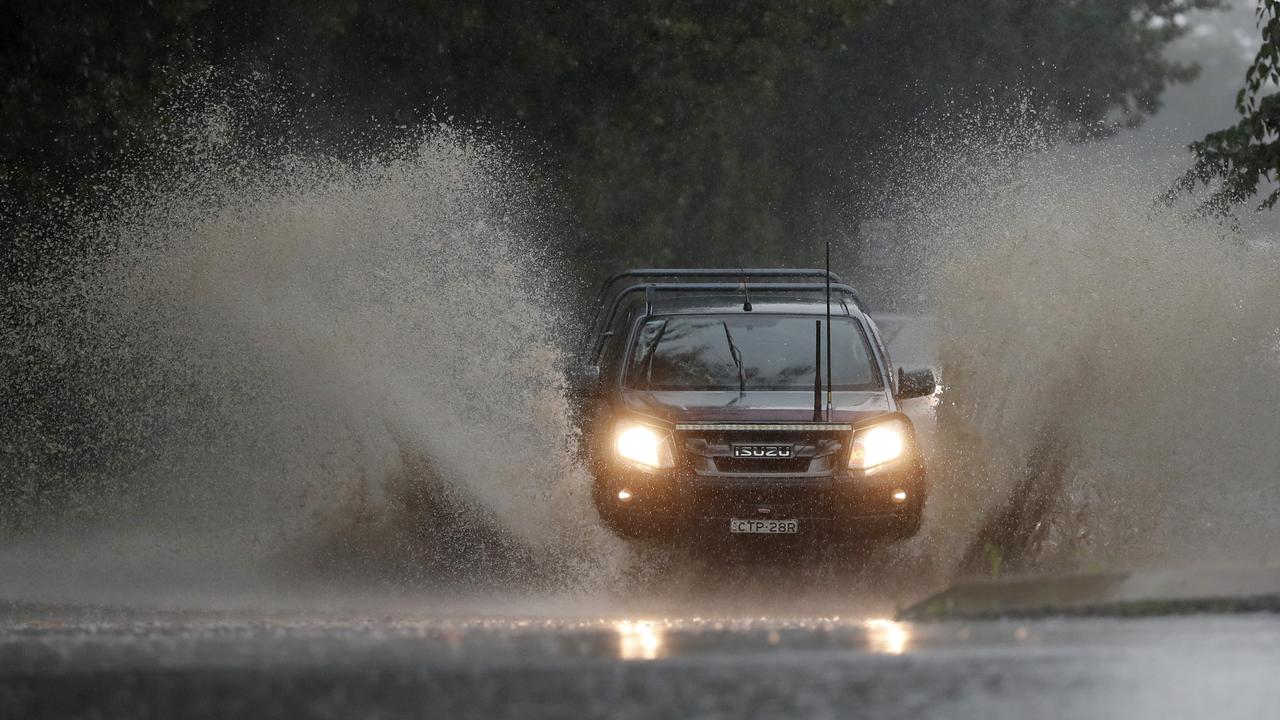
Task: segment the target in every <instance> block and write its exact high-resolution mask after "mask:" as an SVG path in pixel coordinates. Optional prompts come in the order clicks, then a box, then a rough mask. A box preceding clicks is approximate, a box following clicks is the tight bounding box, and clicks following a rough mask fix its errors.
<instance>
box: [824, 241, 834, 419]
mask: <svg viewBox="0 0 1280 720" xmlns="http://www.w3.org/2000/svg"><path fill="white" fill-rule="evenodd" d="M826 275H827V422H831V376H832V375H834V374H835V371H834V370H833V369H832V367H831V241H830V240H828V241H827V273H826Z"/></svg>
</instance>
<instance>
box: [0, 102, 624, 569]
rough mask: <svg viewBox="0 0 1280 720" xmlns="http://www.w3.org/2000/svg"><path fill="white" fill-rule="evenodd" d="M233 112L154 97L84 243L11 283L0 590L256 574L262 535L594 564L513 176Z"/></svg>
mask: <svg viewBox="0 0 1280 720" xmlns="http://www.w3.org/2000/svg"><path fill="white" fill-rule="evenodd" d="M231 107H232V106H231V105H229V104H227V103H213V104H205V105H202V106H201V107H200V108H199V111H198V112H192V111H190V110H184V111H182V112H180V113H175V116H174V117H175V119H174V120H173V122H172V123H171V124H170V126H169V127H168V128H167V129H166V132H165V133H164V134H163V135H162V138H163V139H161V140H159V141H157V147H155V148H153V151H152V152H151V153H149V155H148V158H149V159H147V160H145V161H143V162H142V164H141V169H140V170H139V171H136V172H132V173H129V174H127V175H122V176H120V177H117V178H115V179H113V180H111V181H109V182H110V183H111V186H110V193H109V195H110V197H111V201H110V203H109V204H108V205H107V206H105V207H98V208H92V209H83V208H81V209H79V216H78V218H77V219H76V220H75V222H74V223H73V225H74V227H75V232H76V234H77V235H78V237H79V238H80V239H82V240H84V241H85V242H86V244H87V245H89V246H90V247H93V248H96V249H97V250H98V252H97V253H96V256H94V257H92V258H88V257H86V258H84V259H83V260H82V261H81V264H80V266H79V268H78V269H76V270H74V271H72V272H70V273H68V274H66V275H65V276H63V277H60V278H59V279H57V280H42V279H38V278H30V279H25V280H24V281H23V282H21V283H15V284H13V285H11V286H10V287H9V289H8V290H7V291H6V295H7V296H8V300H11V301H12V302H13V307H17V308H20V309H19V310H18V311H15V312H13V313H11V314H8V315H6V322H5V325H4V334H5V347H6V354H5V355H4V357H3V361H4V364H5V368H4V370H5V372H4V375H5V378H6V380H5V383H6V386H5V388H4V391H5V395H4V396H5V397H7V398H10V399H11V401H12V405H11V410H12V411H13V412H12V413H10V414H8V416H7V417H6V418H5V421H4V422H5V428H4V432H3V435H0V437H3V438H4V439H5V443H6V447H5V450H6V453H5V454H6V461H5V480H4V482H3V483H2V484H0V494H2V496H3V501H4V502H5V504H6V505H7V506H8V507H9V508H10V511H9V512H8V513H7V514H6V515H5V520H4V522H5V525H6V535H7V536H8V537H9V539H10V541H11V542H10V543H9V546H10V548H11V552H10V553H8V554H7V556H8V560H7V561H6V564H7V566H8V567H9V569H10V571H11V572H8V573H6V576H7V577H9V578H11V579H13V582H6V583H3V584H4V585H5V587H4V591H5V592H10V591H18V590H21V589H22V588H17V587H15V586H16V585H17V584H19V583H18V582H17V578H18V577H19V575H18V574H16V573H21V572H29V573H34V575H29V576H27V577H26V578H25V579H24V581H23V583H25V584H24V587H29V586H31V585H32V584H34V585H39V584H40V583H39V578H45V579H46V580H49V584H50V586H53V585H56V584H57V583H56V582H54V581H53V579H54V576H55V575H58V574H59V573H60V574H61V576H63V577H65V578H66V586H67V588H68V589H69V591H70V588H74V587H76V586H77V584H76V583H75V582H74V580H73V578H74V576H75V574H76V573H77V571H79V570H83V569H84V566H86V565H92V566H94V567H107V568H111V567H115V568H117V570H118V569H120V568H122V567H127V568H130V570H129V572H131V573H134V574H136V575H138V576H142V577H146V576H148V575H149V574H150V573H151V571H152V570H153V569H154V570H155V571H156V572H157V573H161V572H164V571H165V570H164V569H165V568H168V569H170V570H171V569H172V568H173V567H174V566H182V567H196V566H199V567H207V568H211V567H214V566H217V567H222V568H224V569H225V570H226V572H225V573H223V574H224V575H225V574H235V573H239V572H244V573H248V574H257V573H260V572H262V568H263V567H264V566H266V567H272V568H273V569H271V570H269V571H267V572H268V573H271V574H274V573H275V572H276V571H277V569H278V568H275V567H274V566H272V563H277V564H278V560H279V558H280V557H281V556H282V554H284V555H288V556H289V557H290V558H292V559H294V560H296V559H297V558H298V557H300V556H306V557H308V558H310V559H311V560H314V561H315V562H317V563H320V564H322V565H325V566H327V567H331V568H332V567H339V566H342V567H350V566H353V565H359V566H362V567H364V568H368V566H369V564H370V563H371V562H373V563H374V564H375V565H376V564H378V563H382V564H383V565H386V564H387V562H386V560H387V558H389V557H390V558H391V559H392V560H394V562H393V563H391V564H392V565H394V566H395V568H396V572H397V573H410V574H411V575H420V576H424V577H426V578H427V579H428V580H431V581H441V580H442V578H444V579H453V580H459V579H461V580H467V579H470V580H476V579H478V578H490V579H491V578H493V577H494V576H498V577H505V578H507V579H508V580H510V579H512V578H516V579H519V580H520V581H522V582H537V583H542V584H555V585H557V586H564V585H565V584H569V585H572V584H573V583H577V582H586V580H584V578H586V577H587V576H589V575H591V574H592V573H596V572H598V571H606V572H607V571H608V567H609V564H610V558H611V557H612V556H614V555H616V554H617V553H618V552H619V550H618V548H617V547H616V546H615V545H614V544H613V542H612V541H611V540H610V539H609V537H608V536H607V534H606V533H605V531H604V530H603V529H601V528H600V527H599V525H598V523H596V521H595V515H594V512H593V511H592V510H591V508H590V502H589V497H590V492H589V480H588V479H587V476H586V475H585V474H584V473H583V471H582V470H580V469H579V467H578V465H577V463H576V461H575V437H574V431H573V429H572V426H571V424H570V422H569V417H568V409H567V406H566V402H565V399H564V394H563V392H562V384H563V383H562V379H561V376H560V374H559V370H558V368H559V365H560V355H559V350H558V347H559V344H558V342H559V338H560V334H561V328H562V327H563V324H562V322H561V318H562V315H561V308H562V307H563V305H562V303H561V299H560V296H559V288H558V286H559V284H560V278H561V275H560V274H559V273H558V270H557V266H556V260H555V257H554V254H553V253H551V252H550V251H549V250H548V243H547V242H546V239H545V237H540V236H539V232H541V230H540V228H539V226H538V225H537V222H536V217H537V210H536V208H534V209H531V207H530V206H535V205H536V204H537V203H538V202H539V198H537V197H536V195H535V194H534V193H532V192H531V191H530V190H529V186H528V184H527V183H523V182H522V181H521V180H520V178H521V173H520V172H519V171H518V169H517V168H515V167H514V166H513V165H512V164H511V163H510V162H509V161H508V160H507V159H506V157H505V156H504V154H503V152H502V151H501V150H500V148H498V147H495V146H494V145H493V144H489V143H486V142H483V141H481V140H479V139H477V138H475V137H472V136H469V135H468V134H466V133H463V132H459V131H456V130H452V129H449V128H445V127H432V128H426V129H424V130H422V131H421V132H419V133H416V134H412V136H411V137H410V139H409V140H405V141H402V142H400V143H397V144H394V145H393V146H391V147H389V148H388V147H385V146H384V147H383V148H382V149H381V151H380V152H379V153H377V154H376V155H374V154H368V155H366V156H364V157H363V158H361V159H358V160H356V161H339V160H337V159H334V158H332V157H326V156H324V155H317V154H312V153H308V154H306V155H301V154H290V153H288V152H282V151H281V148H279V147H274V148H270V151H264V150H263V149H262V148H263V146H264V142H263V141H262V140H261V138H262V137H263V136H264V133H259V132H257V131H256V128H255V126H254V123H255V122H257V120H258V117H257V116H255V115H253V114H251V113H248V112H242V111H236V110H233V109H231ZM251 118H253V119H252V120H251ZM278 130H279V128H273V129H272V132H278ZM531 219H532V220H531ZM51 538H56V542H54V541H53V540H52V539H51ZM128 538H133V539H128ZM55 548H56V549H55ZM69 549H70V552H68V550H69ZM294 569H296V567H295V568H294ZM192 572H193V574H196V573H195V570H193V571H192ZM125 574H129V573H125ZM209 582H211V583H217V582H218V580H217V579H210V580H209ZM83 584H84V583H80V585H81V586H83Z"/></svg>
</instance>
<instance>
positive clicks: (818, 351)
mask: <svg viewBox="0 0 1280 720" xmlns="http://www.w3.org/2000/svg"><path fill="white" fill-rule="evenodd" d="M821 419H822V321H821V320H814V321H813V421H814V422H818V421H819V420H821Z"/></svg>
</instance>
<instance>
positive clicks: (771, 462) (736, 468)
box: [713, 457, 811, 474]
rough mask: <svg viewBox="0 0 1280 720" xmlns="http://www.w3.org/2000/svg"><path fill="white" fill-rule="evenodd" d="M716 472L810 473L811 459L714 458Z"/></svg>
mask: <svg viewBox="0 0 1280 720" xmlns="http://www.w3.org/2000/svg"><path fill="white" fill-rule="evenodd" d="M713 459H714V460H715V464H716V470H719V471H720V472H726V473H765V474H768V473H802V472H809V463H810V460H811V458H807V457H795V458H735V457H717V458H713Z"/></svg>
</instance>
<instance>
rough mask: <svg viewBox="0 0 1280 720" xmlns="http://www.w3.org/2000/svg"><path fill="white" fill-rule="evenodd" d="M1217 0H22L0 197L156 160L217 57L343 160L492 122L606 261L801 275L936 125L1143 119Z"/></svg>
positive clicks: (7, 53)
mask: <svg viewBox="0 0 1280 720" xmlns="http://www.w3.org/2000/svg"><path fill="white" fill-rule="evenodd" d="M1218 2H1219V0H1052V1H1049V0H952V1H951V2H947V3H939V2H936V0H745V1H744V2H738V3H723V2H717V1H716V0H597V1H595V2H562V1H561V0H524V1H523V2H508V1H506V0H475V1H474V2H469V3H463V4H458V3H448V2H442V1H440V0H359V1H358V0H280V2H273V3H263V2H260V1H259V0H173V1H171V2H167V3H160V2H159V1H158V0H153V2H149V3H146V4H139V3H132V4H131V3H124V4H117V3H98V4H89V3H81V2H75V1H74V0H46V1H45V2H35V1H34V0H15V2H12V3H9V4H7V5H6V6H5V7H4V9H3V10H0V20H3V21H4V22H3V23H0V27H2V28H3V29H0V34H3V35H2V37H0V40H3V41H4V42H0V67H3V68H4V69H5V76H4V80H3V83H4V87H3V92H4V96H3V101H4V103H5V105H4V107H5V122H4V124H3V126H0V134H2V137H0V172H3V173H4V175H3V182H0V185H3V187H0V195H4V196H7V199H6V197H0V203H4V202H6V201H7V202H8V203H9V204H10V205H11V206H20V207H25V208H28V209H29V210H32V211H34V212H36V213H39V212H40V211H41V209H42V208H43V207H44V206H45V205H46V204H47V203H48V202H49V200H50V198H51V197H56V196H58V195H62V194H72V195H81V196H83V195H84V194H85V193H87V192H90V191H91V188H92V186H93V180H92V178H94V177H95V176H96V174H97V173H100V172H101V171H103V170H104V169H107V168H111V167H115V166H117V165H118V164H119V163H121V162H122V161H124V160H125V159H127V158H128V156H129V155H130V153H137V152H141V151H143V150H145V145H131V144H130V141H129V138H147V137H148V132H149V128H151V127H153V125H154V119H155V115H156V113H157V111H158V108H159V104H158V98H160V97H161V96H162V95H163V92H164V90H165V89H166V88H167V87H169V86H170V84H171V83H172V82H173V81H174V79H175V78H179V77H181V76H183V75H184V74H186V73H190V72H193V71H196V70H199V69H201V68H208V67H212V68H217V69H218V71H219V72H221V73H223V74H224V75H225V76H226V77H231V78H235V77H246V76H250V75H252V76H255V77H258V78H265V79H266V81H267V85H268V86H271V87H276V88H284V90H282V91H281V94H282V96H285V97H282V98H281V102H280V103H278V104H280V105H286V106H289V107H293V108H296V120H295V122H294V124H293V125H292V126H291V127H287V128H274V131H276V132H280V133H284V134H293V135H298V136H301V135H305V136H306V138H307V141H308V142H312V143H315V146H317V147H321V148H324V149H326V150H328V151H332V149H333V148H336V147H348V148H349V149H351V150H352V151H353V153H352V154H353V155H355V154H356V153H355V152H354V151H355V150H358V149H360V148H356V147H351V146H352V145H353V144H354V145H362V146H363V150H367V149H369V148H370V147H377V146H378V144H379V142H381V141H384V140H385V139H386V136H387V135H394V134H395V133H397V132H411V131H412V130H413V129H414V128H418V127H421V126H422V125H423V124H426V123H432V122H438V121H447V122H450V123H453V124H457V125H462V126H465V127H468V128H480V132H481V133H482V134H485V133H487V134H489V135H490V136H492V137H496V138H498V139H499V140H500V141H501V142H503V143H504V144H506V145H508V146H510V147H511V148H513V150H514V151H515V152H517V153H519V154H520V155H521V156H522V157H523V158H524V159H525V160H527V161H528V163H529V165H530V166H531V167H536V168H538V169H539V172H545V173H548V174H549V175H550V176H551V179H552V181H553V182H555V183H556V184H557V185H558V187H559V189H560V195H561V197H562V198H563V199H564V200H565V202H566V203H567V204H568V206H569V209H570V210H571V213H570V214H571V216H572V218H571V219H570V220H569V221H567V222H566V225H565V228H564V231H565V234H566V238H567V239H566V243H567V245H568V248H567V250H568V252H570V253H571V254H572V255H573V256H575V257H581V258H583V259H584V262H586V263H592V262H594V263H609V264H626V263H643V264H650V263H653V264H658V263H731V264H746V263H755V262H768V263H778V262H782V263H786V262H795V260H796V258H797V256H798V255H800V254H801V253H804V252H809V251H810V250H811V248H812V247H816V242H817V241H819V240H821V239H823V238H824V236H827V235H830V234H831V233H836V232H840V233H843V232H847V231H848V228H850V227H851V226H852V224H853V223H855V222H856V220H857V217H858V215H859V214H860V212H861V210H860V208H859V202H860V195H863V194H866V193H868V192H870V191H871V190H870V189H874V188H875V187H876V185H877V183H880V182H881V181H882V180H883V178H884V176H885V173H886V172H887V169H888V167H889V166H890V165H891V164H892V161H894V160H895V153H894V148H899V147H902V146H903V145H909V144H910V140H911V136H912V134H913V133H916V132H922V131H923V132H930V133H945V132H947V131H949V130H951V129H953V128H949V127H948V124H949V123H951V122H952V121H953V120H954V119H955V118H957V117H963V116H964V115H965V114H966V113H971V112H981V113H987V114H992V115H995V116H1000V115H1002V114H1016V113H1032V114H1034V115H1035V116H1036V117H1039V118H1044V119H1047V120H1048V121H1050V122H1052V123H1054V124H1057V125H1059V126H1061V127H1063V128H1065V129H1066V130H1067V135H1068V136H1070V137H1074V138H1076V139H1088V138H1091V137H1096V136H1098V135H1100V134H1106V133H1108V132H1111V131H1113V130H1114V129H1115V128H1117V127H1122V126H1131V125H1136V124H1138V123H1140V122H1142V120H1143V119H1144V118H1145V117H1147V116H1148V115H1150V114H1151V113H1152V112H1154V111H1155V110H1156V109H1157V108H1158V106H1159V98H1160V95H1161V93H1162V92H1163V90H1164V89H1165V87H1166V86H1167V85H1168V83H1170V82H1178V81H1183V80H1186V79H1188V78H1189V77H1191V76H1192V75H1193V74H1194V68H1192V67H1188V66H1184V65H1179V64H1176V63H1171V62H1170V61H1168V60H1167V59H1165V57H1164V54H1163V50H1164V47H1165V46H1166V45H1167V43H1168V42H1169V41H1170V40H1172V39H1173V38H1175V37H1177V36H1178V35H1179V34H1180V33H1181V32H1182V28H1181V26H1180V25H1179V24H1178V23H1176V22H1174V20H1175V18H1177V16H1178V15H1179V14H1181V13H1184V12H1186V11H1188V10H1190V9H1194V8H1206V7H1214V6H1216V5H1217V4H1218ZM263 126H264V127H267V126H268V124H267V123H265V122H264V123H263ZM353 138H355V140H353ZM0 208H2V205H0ZM809 243H813V245H811V246H807V244H809Z"/></svg>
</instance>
